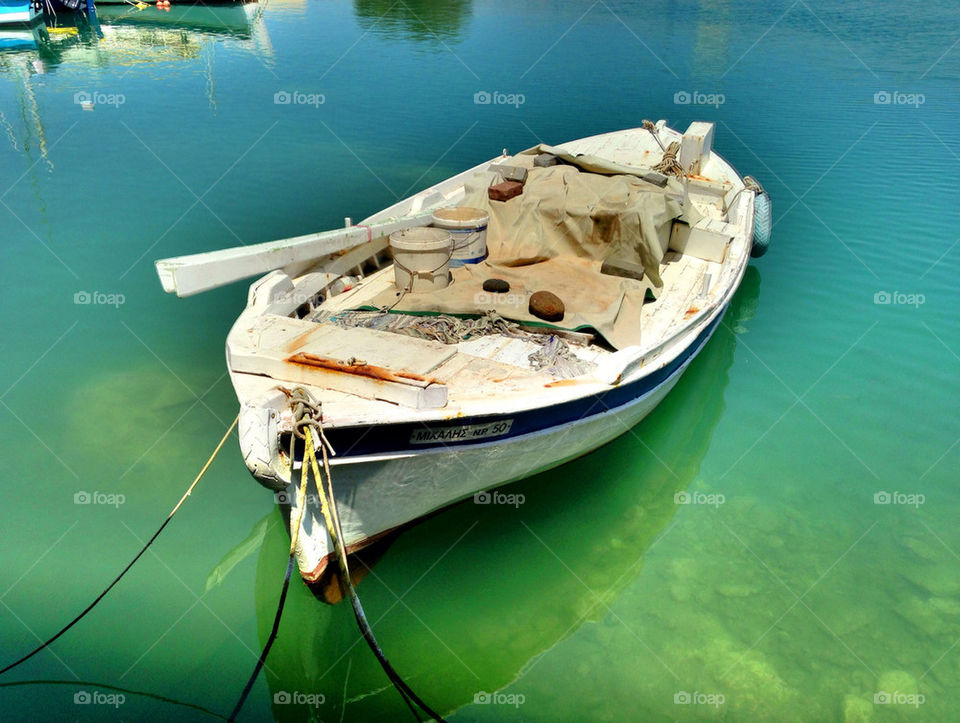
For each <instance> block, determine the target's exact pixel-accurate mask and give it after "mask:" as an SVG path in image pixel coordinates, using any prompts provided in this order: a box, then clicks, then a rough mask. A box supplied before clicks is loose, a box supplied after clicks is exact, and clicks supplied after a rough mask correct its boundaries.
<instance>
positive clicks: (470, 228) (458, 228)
mask: <svg viewBox="0 0 960 723" xmlns="http://www.w3.org/2000/svg"><path fill="white" fill-rule="evenodd" d="M489 220H490V215H489V214H488V213H487V212H486V211H483V210H481V209H479V208H470V207H469V206H457V207H455V208H438V209H437V210H436V211H434V212H433V225H434V226H435V227H436V228H442V229H445V230H447V231H449V232H450V233H451V234H452V235H453V255H452V256H451V258H450V265H451V266H463V264H478V263H480V262H481V261H483V260H484V259H485V258H486V257H487V223H488V222H489Z"/></svg>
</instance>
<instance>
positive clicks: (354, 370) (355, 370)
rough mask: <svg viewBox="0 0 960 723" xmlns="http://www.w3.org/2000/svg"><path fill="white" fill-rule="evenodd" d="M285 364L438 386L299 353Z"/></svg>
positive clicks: (401, 374)
mask: <svg viewBox="0 0 960 723" xmlns="http://www.w3.org/2000/svg"><path fill="white" fill-rule="evenodd" d="M286 361H287V362H289V363H291V364H300V365H303V366H308V367H313V368H315V369H326V370H327V371H332V372H342V373H344V374H353V375H356V376H360V377H367V378H368V379H374V380H377V381H381V382H397V383H400V384H405V383H409V382H411V381H413V382H420V383H421V384H423V385H427V384H439V383H440V382H438V381H437V380H436V379H432V378H430V377H425V376H422V375H420V374H413V373H412V372H402V371H394V370H393V369H387V368H385V367H378V366H374V365H373V364H364V363H362V362H361V363H354V364H350V363H349V362H345V361H340V360H339V359H330V358H329V357H324V356H318V355H316V354H308V353H307V352H299V353H297V354H294V355H293V356H291V357H289V358H288V359H287V360H286Z"/></svg>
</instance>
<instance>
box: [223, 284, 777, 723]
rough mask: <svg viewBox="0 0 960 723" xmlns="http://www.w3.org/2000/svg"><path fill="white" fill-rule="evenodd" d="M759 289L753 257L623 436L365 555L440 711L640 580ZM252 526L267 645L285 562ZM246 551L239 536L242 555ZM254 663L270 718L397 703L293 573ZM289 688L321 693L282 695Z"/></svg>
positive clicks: (391, 649) (416, 680) (400, 655)
mask: <svg viewBox="0 0 960 723" xmlns="http://www.w3.org/2000/svg"><path fill="white" fill-rule="evenodd" d="M759 290H760V273H759V271H758V270H757V269H756V267H754V266H750V267H748V268H747V271H746V275H745V276H744V279H743V282H742V284H741V286H740V289H739V291H738V292H737V294H736V296H735V297H734V299H733V301H732V302H731V305H730V308H729V309H728V311H727V315H726V318H725V322H724V325H722V326H721V327H720V328H719V329H718V330H717V332H716V334H715V335H714V337H713V339H712V340H711V341H710V342H709V344H708V345H707V346H706V347H705V348H704V350H703V351H702V352H701V353H700V354H699V356H698V357H697V358H696V359H695V360H694V362H693V363H692V364H691V366H690V368H689V370H688V371H687V372H686V374H684V376H683V378H682V379H681V380H680V381H679V382H678V384H677V386H676V388H675V389H674V390H673V391H672V392H671V393H670V394H669V395H667V397H666V398H665V399H664V401H663V402H662V403H661V404H660V405H659V407H657V409H656V410H655V411H654V412H653V413H652V414H651V415H650V416H649V417H648V418H647V419H645V420H644V421H643V422H641V423H640V424H639V425H638V426H637V427H636V428H635V429H634V430H633V431H634V433H633V434H624V435H622V436H621V437H619V438H618V439H616V440H615V441H613V442H611V443H610V444H608V445H606V446H604V447H602V448H601V449H599V450H597V451H596V452H593V453H591V454H589V455H587V456H585V457H582V458H580V459H577V460H575V461H573V462H570V463H568V464H565V465H563V466H562V467H559V468H557V469H554V470H552V471H550V472H546V473H544V474H540V475H537V476H535V477H532V478H530V479H528V480H525V481H523V482H517V483H514V484H512V485H510V486H509V487H508V488H504V490H503V491H502V494H503V497H501V498H500V500H499V501H500V502H501V504H496V503H494V504H486V505H482V504H475V503H474V502H472V501H466V502H463V503H461V504H459V505H457V506H455V507H453V508H451V509H449V510H447V511H446V512H443V513H441V514H439V515H437V516H435V517H433V518H431V519H429V520H427V521H425V522H423V523H421V524H419V525H417V526H416V527H414V528H412V529H408V530H407V531H405V532H403V533H402V534H400V535H399V537H398V538H397V539H396V540H395V541H394V543H393V546H392V547H391V548H390V550H389V553H388V554H386V555H385V556H384V557H383V558H382V559H381V561H380V562H379V564H377V565H375V566H374V567H373V569H372V571H371V572H370V573H369V575H368V576H367V578H366V580H365V581H364V582H363V583H362V584H361V585H360V587H359V592H360V597H361V599H362V600H363V601H364V606H365V608H366V611H367V616H368V618H369V619H370V622H371V624H372V625H373V627H374V630H375V632H376V634H377V637H378V640H379V642H380V643H381V645H383V647H384V649H385V651H386V652H387V655H388V657H389V658H390V661H391V662H392V663H393V665H394V667H395V668H396V669H397V670H398V671H399V672H400V674H401V675H402V676H403V677H404V678H405V679H406V680H407V681H408V682H409V683H410V684H411V686H412V687H413V688H414V690H416V691H417V693H418V694H419V695H420V696H421V697H423V698H424V700H426V701H427V702H428V703H429V704H430V705H431V706H433V707H434V708H435V709H437V710H438V711H440V712H441V713H447V712H450V711H454V710H457V709H459V708H461V707H463V706H465V705H470V704H473V703H474V702H475V701H474V696H475V695H476V694H477V693H478V691H495V690H499V689H501V688H503V687H504V686H506V685H508V684H509V683H510V682H511V681H513V680H514V679H516V677H517V676H518V674H519V673H520V672H521V671H522V670H524V668H525V666H528V665H529V664H530V663H531V661H533V660H534V659H535V658H536V657H537V656H539V655H540V654H542V653H543V652H544V651H546V650H548V649H550V648H551V647H552V646H554V645H555V644H557V643H558V642H560V641H561V640H563V639H565V638H567V637H568V636H570V635H571V634H573V633H574V632H575V631H576V630H577V629H578V628H579V627H580V626H581V625H582V624H583V623H585V622H588V621H598V620H600V619H602V618H603V617H604V616H605V615H607V608H606V604H610V603H612V602H613V601H614V600H615V599H616V598H617V597H618V596H619V595H620V593H621V592H622V591H623V590H624V588H626V587H627V586H628V585H629V584H631V583H632V582H633V581H634V580H635V579H636V578H637V577H638V576H639V574H640V572H641V570H642V568H643V563H644V556H645V554H646V552H647V550H648V549H649V548H650V547H651V545H653V543H655V542H656V541H657V540H658V538H659V537H660V536H661V535H662V534H663V532H664V531H665V530H666V528H667V527H668V526H669V525H670V523H671V521H672V520H673V518H674V516H675V515H676V513H677V510H678V509H679V507H678V505H677V504H676V501H675V498H674V495H675V494H676V493H677V492H678V491H682V490H685V489H687V488H688V487H689V486H690V485H691V484H693V482H694V481H695V480H696V479H697V477H698V475H699V473H700V465H701V462H702V460H703V458H704V457H705V455H706V453H707V450H708V448H709V446H710V442H711V437H712V434H713V429H714V427H715V426H716V424H717V423H718V421H719V419H720V418H721V416H722V414H723V411H724V407H725V403H724V391H725V389H726V386H727V383H728V373H729V370H730V368H731V365H732V363H733V358H734V348H735V346H736V337H735V335H734V334H735V332H736V333H742V332H743V331H745V329H746V325H747V324H748V322H749V321H750V319H751V318H752V316H753V310H754V309H755V308H756V305H757V298H758V296H759ZM641 440H642V441H641ZM334 484H336V479H334ZM507 493H509V495H515V497H513V498H510V497H508V496H507ZM521 496H522V497H521ZM521 500H522V502H521ZM503 502H506V504H503ZM511 502H512V504H511ZM255 537H257V538H258V542H259V540H262V544H261V545H259V549H260V556H259V561H258V572H257V590H256V605H257V618H258V629H259V635H260V642H261V644H262V643H263V642H265V640H266V638H267V635H268V634H269V631H270V628H271V625H272V622H273V617H274V613H275V612H276V604H277V595H278V591H279V585H280V582H281V579H282V576H283V569H284V566H285V564H286V561H287V549H288V546H289V539H288V537H287V533H286V531H285V530H284V524H283V521H282V520H281V517H280V513H279V512H274V513H271V515H268V516H267V517H266V518H264V520H262V521H261V523H260V525H259V526H258V529H257V531H256V535H255ZM664 544H667V545H669V541H666V542H664ZM242 547H243V545H241V548H242ZM241 548H238V551H239V550H240V549H241ZM255 548H256V545H253V544H251V543H250V541H249V540H248V541H247V544H246V551H247V552H248V553H249V552H252V550H253V549H255ZM233 564H235V562H234V563H233ZM354 564H357V563H354ZM264 674H265V675H266V677H267V681H268V683H269V686H270V690H271V696H272V704H273V708H272V714H273V716H274V717H275V718H276V719H278V720H302V719H304V717H305V716H306V715H308V714H312V715H315V716H317V717H322V718H324V719H329V718H340V717H341V715H342V714H343V713H344V711H342V710H341V706H342V705H343V704H344V703H346V706H347V710H346V711H345V714H346V719H360V720H368V719H369V720H377V719H383V720H387V719H391V718H397V717H399V716H402V715H404V713H405V708H404V703H403V702H402V700H401V698H400V697H399V695H398V694H397V693H396V692H395V691H394V690H393V688H392V687H391V686H390V684H389V682H388V681H387V679H386V677H385V676H384V674H383V672H382V671H381V670H380V668H379V666H378V664H377V662H376V660H375V658H374V657H373V655H372V654H371V653H370V651H369V650H368V649H367V647H366V645H365V644H364V643H363V641H362V639H361V638H360V635H359V632H358V631H357V628H356V625H355V623H354V621H353V619H352V611H351V609H350V606H349V605H336V606H328V605H325V604H323V603H322V602H319V601H317V600H316V599H315V598H314V597H313V596H312V595H311V594H310V592H309V591H308V590H307V588H306V587H305V586H303V585H296V584H295V585H292V586H291V589H290V595H289V596H288V598H287V603H286V610H285V612H284V619H283V623H282V626H281V629H280V635H279V637H278V639H277V641H276V643H275V645H274V647H273V651H272V652H271V655H270V658H269V660H268V662H267V668H266V669H265V673H264ZM291 691H300V692H304V693H311V694H315V695H322V696H323V697H324V703H323V704H322V707H315V708H310V707H309V706H307V707H306V708H305V707H304V706H303V705H296V704H293V703H294V702H293V701H291V703H286V702H285V701H286V695H288V694H290V692H291ZM318 699H319V698H315V699H314V700H315V701H316V700H318Z"/></svg>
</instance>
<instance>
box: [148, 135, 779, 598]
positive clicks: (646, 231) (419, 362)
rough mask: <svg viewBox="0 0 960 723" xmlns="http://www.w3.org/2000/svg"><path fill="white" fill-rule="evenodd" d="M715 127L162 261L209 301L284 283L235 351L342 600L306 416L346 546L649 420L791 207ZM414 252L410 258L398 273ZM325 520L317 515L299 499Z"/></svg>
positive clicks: (598, 144) (267, 452) (504, 171)
mask: <svg viewBox="0 0 960 723" xmlns="http://www.w3.org/2000/svg"><path fill="white" fill-rule="evenodd" d="M713 137H714V125H713V124H712V123H702V122H698V123H693V124H691V125H690V127H689V128H687V130H686V131H685V132H682V133H681V132H679V131H677V130H674V129H672V128H669V127H668V126H667V125H666V121H659V122H657V123H656V124H653V123H650V122H647V121H645V122H644V124H643V126H642V127H640V128H633V129H628V130H622V131H617V132H613V133H606V134H603V135H599V136H592V137H588V138H583V139H580V140H577V141H571V142H569V143H565V144H563V145H561V146H557V147H553V146H544V145H540V146H537V147H535V148H532V149H529V150H527V151H524V152H523V153H520V154H517V155H514V156H510V157H508V156H506V155H504V156H502V157H499V158H495V159H493V161H492V163H491V162H486V163H483V164H480V165H479V166H476V167H474V168H471V169H468V170H466V171H464V172H463V173H460V174H458V175H456V176H453V177H451V178H449V179H447V180H445V181H442V182H441V183H438V184H436V185H434V186H432V187H430V188H427V189H425V190H424V191H421V192H420V193H417V194H415V195H414V196H412V197H410V198H407V199H405V200H403V201H400V202H398V203H396V204H394V205H393V206H391V207H389V208H387V209H384V210H383V211H381V212H379V213H376V214H374V215H373V216H371V217H369V218H368V219H366V220H365V221H364V222H363V223H361V224H358V225H353V224H351V223H349V220H348V224H347V226H346V228H343V229H340V230H336V231H330V232H326V233H320V234H312V235H309V236H304V237H300V238H297V239H289V240H286V241H280V242H273V243H267V244H259V245H255V246H247V247H241V248H237V249H226V250H223V251H212V252H208V253H201V254H195V255H193V256H186V257H180V258H176V259H166V260H161V261H158V262H157V271H158V274H159V276H160V279H161V282H162V283H163V286H164V290H165V291H167V292H173V293H177V294H178V295H180V296H188V295H191V294H194V293H199V292H201V291H205V290H207V289H211V288H215V287H218V286H221V285H224V284H226V283H230V282H232V281H235V280H238V279H241V278H245V277H248V276H252V275H256V274H258V273H262V272H264V271H267V270H269V269H275V270H273V271H272V272H271V273H269V274H267V275H266V276H264V277H263V278H261V279H260V280H259V281H257V282H255V283H254V284H253V285H252V286H251V287H250V291H249V295H248V300H247V307H246V309H244V311H243V312H242V313H241V314H240V316H239V318H238V319H237V322H236V323H235V324H234V327H233V329H232V330H231V331H230V333H229V335H228V337H227V368H228V370H229V372H230V377H231V381H232V382H233V385H234V389H235V390H236V393H237V397H238V399H239V401H240V404H241V409H240V423H239V433H240V447H241V451H242V453H243V457H244V460H245V462H246V464H247V467H248V468H249V469H250V471H251V473H252V474H253V476H254V477H255V478H256V479H257V480H258V481H259V482H261V483H262V484H263V485H264V486H266V487H268V488H269V489H271V490H273V491H274V492H275V493H276V499H277V501H278V503H279V504H280V505H281V508H282V509H283V510H284V512H285V513H287V514H288V515H289V519H290V520H291V525H293V524H296V522H295V520H297V519H298V518H299V517H300V516H301V515H302V522H301V527H300V529H299V533H298V543H297V547H296V553H297V559H298V563H299V566H300V571H301V574H302V576H303V578H304V580H305V581H307V583H309V584H311V585H312V586H314V587H315V589H317V590H320V591H328V590H330V589H331V587H333V588H335V586H332V585H331V584H330V583H331V573H332V570H333V568H335V567H336V566H335V565H334V566H330V565H329V562H330V560H331V558H332V551H333V547H332V545H331V539H330V537H329V535H328V533H327V529H326V527H325V525H324V519H323V515H322V513H321V498H322V495H319V494H318V493H317V492H316V491H310V492H309V494H308V495H307V496H306V498H305V499H302V500H298V495H297V489H298V483H299V481H300V479H301V477H302V475H303V474H304V471H303V466H304V465H303V460H304V459H305V455H304V445H303V443H302V442H301V441H300V438H302V437H301V434H302V433H303V429H302V425H303V424H304V417H303V416H302V415H303V414H304V412H309V413H310V414H312V415H313V416H312V419H309V418H308V422H311V423H313V424H317V423H320V425H321V429H322V430H323V433H324V434H325V438H326V439H328V440H329V443H330V447H331V448H332V450H334V451H335V454H334V455H333V456H332V458H331V460H330V464H331V467H332V478H333V489H334V492H333V494H334V499H335V501H336V507H337V508H339V518H340V520H341V523H342V527H343V535H344V540H343V542H344V543H345V546H346V549H347V551H348V552H351V553H353V552H356V551H359V550H361V549H363V548H364V547H366V546H368V545H371V544H372V543H375V542H377V541H378V540H381V539H383V538H384V537H385V536H386V535H389V534H390V533H392V532H393V531H396V530H398V529H400V528H401V527H403V526H404V525H406V524H408V523H411V522H413V521H416V520H419V519H422V518H423V517H425V516H427V515H430V514H433V513H435V512H437V511H439V510H441V509H444V508H445V507H448V506H450V505H452V504H454V503H456V502H459V501H460V500H463V499H467V498H470V497H471V496H473V497H474V500H475V502H477V503H478V504H493V503H505V504H510V503H511V500H510V497H511V495H509V494H505V493H502V492H499V491H497V490H496V489H495V488H497V487H499V486H501V485H504V484H507V483H510V482H514V481H517V480H520V479H524V478H526V477H528V476H530V475H533V474H535V473H538V472H542V471H544V470H547V469H550V468H553V467H556V466H558V465H560V464H563V463H564V462H567V461H570V460H572V459H575V458H577V457H579V456H581V455H584V454H586V453H588V452H590V451H592V450H594V449H597V448H598V447H600V446H602V445H604V444H606V443H607V442H609V441H610V440H612V439H614V438H616V437H618V436H620V435H621V434H623V433H624V432H626V431H628V430H629V429H631V428H632V427H633V426H634V425H635V424H637V423H638V422H639V421H640V420H641V419H643V418H644V417H645V416H646V415H647V414H649V413H650V412H651V411H652V410H653V409H654V407H656V406H657V404H659V402H660V401H661V400H662V399H663V398H664V397H665V396H666V395H667V394H668V392H669V391H670V390H671V389H672V388H673V387H674V385H675V384H676V383H677V381H678V380H679V379H680V376H681V375H682V374H683V372H684V371H685V370H686V369H687V367H688V366H689V364H690V363H691V361H692V360H693V359H694V358H695V357H696V356H697V354H698V353H699V352H700V351H701V350H702V349H703V348H704V346H705V345H706V343H707V342H708V341H709V339H710V338H711V336H712V335H713V333H714V332H715V331H716V329H717V327H718V326H719V324H720V322H721V319H722V318H723V315H724V313H725V311H726V309H727V307H728V305H729V304H730V301H731V299H732V298H733V295H734V293H735V292H736V290H737V288H738V286H739V285H740V281H741V279H742V278H743V276H744V273H745V270H746V268H747V262H748V261H749V259H750V257H751V255H752V256H760V255H762V254H763V252H764V251H765V250H766V247H767V244H768V242H769V232H770V214H769V197H767V196H766V194H765V192H764V191H763V189H762V188H761V187H760V185H759V184H758V183H757V182H756V181H755V180H754V179H752V178H751V177H749V176H746V177H741V176H740V175H739V174H738V173H737V171H736V170H735V169H734V168H733V167H732V166H731V165H730V164H729V163H727V162H726V161H725V160H724V159H723V158H722V157H720V156H719V155H718V154H717V153H715V152H714V151H713V147H712V146H713ZM391 255H392V263H391V262H390V261H391ZM301 505H303V507H301Z"/></svg>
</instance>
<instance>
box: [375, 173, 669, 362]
mask: <svg viewBox="0 0 960 723" xmlns="http://www.w3.org/2000/svg"><path fill="white" fill-rule="evenodd" d="M533 158H534V156H533V155H519V156H514V157H513V158H511V159H510V160H509V161H508V163H509V164H511V165H523V166H525V167H527V168H529V172H528V173H529V175H528V177H527V182H526V184H525V186H524V189H523V193H522V194H521V195H520V196H517V197H515V198H513V199H511V200H509V201H506V202H502V201H490V200H489V199H488V198H487V188H488V186H489V185H490V183H491V179H492V174H490V173H486V172H484V173H478V174H476V175H475V176H474V177H473V179H471V180H470V181H469V182H468V183H467V184H466V197H465V199H464V201H463V204H462V205H464V206H471V207H475V208H481V209H484V210H486V211H488V212H489V214H490V223H489V226H488V229H487V249H488V258H487V261H486V262H484V263H481V264H473V265H467V266H464V267H460V268H456V269H454V270H453V283H451V284H450V286H448V287H447V288H446V289H442V290H439V291H432V292H428V293H415V294H414V293H411V294H406V295H404V296H403V297H402V298H401V299H400V300H399V303H396V302H397V296H396V293H395V292H394V291H390V292H385V293H384V294H382V295H381V296H380V297H377V298H376V299H375V300H374V303H373V305H374V306H377V307H390V306H392V305H394V304H396V305H395V306H394V307H393V310H394V311H406V312H439V313H451V314H482V313H483V312H484V311H486V310H488V309H492V310H495V311H496V312H497V313H498V314H500V315H501V316H503V317H505V318H508V319H514V320H517V321H522V322H531V321H533V322H539V320H538V319H537V318H536V317H534V316H532V315H531V314H530V313H529V311H528V309H527V304H528V299H529V295H530V294H531V293H533V292H535V291H540V290H545V291H552V292H553V293H554V294H556V295H557V296H559V297H560V298H561V299H562V300H563V302H564V305H565V307H566V315H565V317H564V319H563V320H562V321H561V322H558V323H557V324H555V325H556V326H558V327H560V328H564V329H581V330H582V329H584V328H593V329H596V330H597V331H598V332H599V333H600V334H602V335H603V336H604V338H606V339H607V341H609V342H610V343H611V344H612V345H613V346H615V347H617V348H622V347H624V346H628V345H630V344H638V343H639V340H640V328H639V318H640V308H641V306H642V304H643V302H644V298H645V296H646V295H647V292H648V291H649V292H650V293H651V294H652V295H655V294H656V291H657V290H658V289H659V288H660V287H662V281H661V279H660V263H661V261H662V257H663V251H662V249H663V248H664V246H665V243H662V241H661V239H665V238H667V236H665V234H669V232H670V225H671V223H672V221H673V219H675V218H677V217H678V216H679V215H680V214H681V211H682V207H681V205H680V203H679V201H678V200H677V195H678V189H677V187H676V186H675V185H674V183H673V182H672V181H671V183H670V184H668V185H667V186H666V187H665V188H659V187H657V186H656V185H654V184H652V183H649V182H646V181H643V180H641V179H640V178H639V177H637V176H634V175H624V174H621V175H601V174H600V173H590V172H584V171H581V170H580V169H579V168H577V167H575V166H573V165H557V166H552V167H549V168H539V167H533ZM608 172H609V171H608ZM680 193H681V194H682V191H680ZM605 260H614V261H616V262H617V263H618V264H627V265H632V266H634V267H637V268H642V270H643V272H644V274H643V279H642V280H637V279H635V278H624V277H622V276H614V275H610V274H604V273H601V271H600V269H601V266H602V264H603V262H604V261H605ZM489 278H500V279H504V280H506V281H508V282H509V283H510V286H511V289H510V292H509V293H506V294H490V293H488V292H484V291H483V289H482V284H483V281H484V280H486V279H489ZM381 297H382V298H381ZM541 323H542V322H541Z"/></svg>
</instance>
